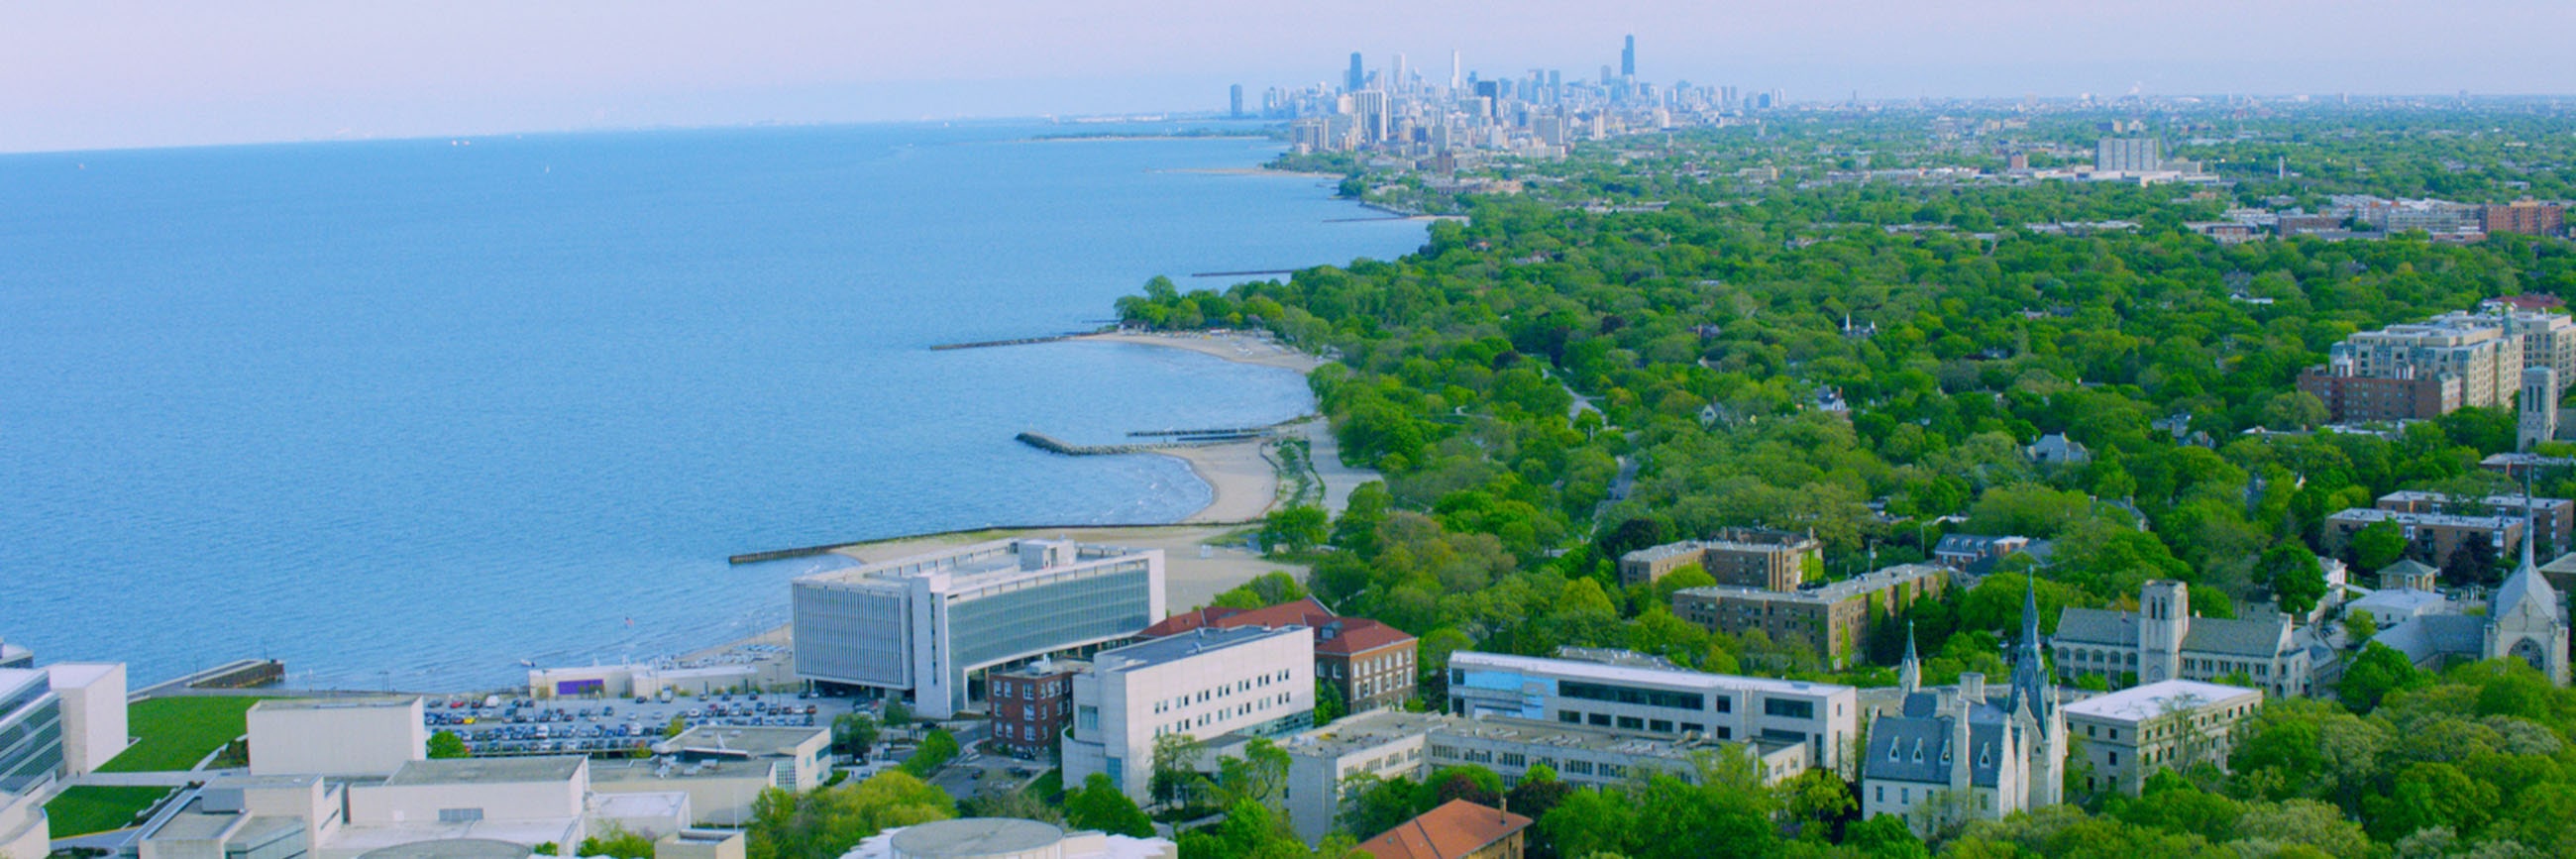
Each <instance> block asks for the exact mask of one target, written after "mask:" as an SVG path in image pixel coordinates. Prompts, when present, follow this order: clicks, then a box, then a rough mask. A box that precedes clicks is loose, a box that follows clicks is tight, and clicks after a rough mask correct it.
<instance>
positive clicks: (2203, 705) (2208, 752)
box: [2066, 680, 2263, 794]
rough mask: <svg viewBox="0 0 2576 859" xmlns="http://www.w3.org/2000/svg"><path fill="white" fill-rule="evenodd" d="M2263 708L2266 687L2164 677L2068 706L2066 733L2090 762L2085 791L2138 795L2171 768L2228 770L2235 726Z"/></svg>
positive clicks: (2086, 760)
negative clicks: (2159, 772) (2153, 778)
mask: <svg viewBox="0 0 2576 859" xmlns="http://www.w3.org/2000/svg"><path fill="white" fill-rule="evenodd" d="M2262 706H2263V690H2261V689H2248V688H2245V687H2243V686H2222V685H2219V684H2216V683H2202V682H2200V681H2197V680H2166V681H2163V682H2159V683H2149V684H2147V685H2144V686H2139V687H2137V688H2134V689H2124V690H2121V691H2118V692H2113V693H2111V694H2108V695H2103V696H2099V697H2095V698H2089V699H2086V700H2083V701H2078V702H2075V703H2073V704H2068V705H2066V727H2067V730H2068V731H2069V732H2070V733H2071V734H2072V735H2073V736H2075V737H2076V738H2077V739H2078V740H2080V741H2081V742H2082V747H2083V752H2084V761H2085V763H2088V764H2090V765H2091V766H2092V772H2091V774H2090V775H2087V776H2085V778H2084V787H2085V789H2086V790H2119V791H2123V792H2127V793H2132V794H2134V793H2137V792H2138V788H2139V786H2141V785H2143V784H2145V783H2146V779H2147V777H2148V776H2150V775H2153V774H2154V773H2155V771H2157V770H2160V769H2165V768H2168V767H2170V768H2173V769H2177V770H2180V769H2184V768H2187V767H2190V766H2192V765H2194V764H2201V763H2207V764H2212V765H2215V766H2218V767H2220V768H2222V769H2224V768H2225V767H2226V766H2227V753H2228V751H2229V750H2230V749H2231V748H2233V747H2234V737H2235V728H2236V723H2238V722H2241V721H2244V720H2245V719H2246V718H2248V717H2251V716H2252V715H2254V712H2255V711H2256V710H2257V709H2259V708H2261V707H2262Z"/></svg>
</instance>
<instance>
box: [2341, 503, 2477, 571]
mask: <svg viewBox="0 0 2576 859" xmlns="http://www.w3.org/2000/svg"><path fill="white" fill-rule="evenodd" d="M2382 521H2386V522H2394V523H2396V524H2397V527H2398V530H2399V531H2400V532H2401V533H2403V534H2405V535H2406V545H2407V549H2406V554H2407V555H2408V556H2410V557H2414V558H2418V559H2421V560H2423V561H2424V562H2425V563H2428V564H2432V565H2434V566H2437V567H2438V566H2442V565H2445V564H2448V563H2450V560H2451V556H2452V555H2453V554H2455V553H2458V552H2459V551H2461V550H2463V549H2466V548H2468V547H2469V546H2470V545H2471V544H2474V543H2484V544H2486V547H2487V549H2488V550H2489V552H2490V554H2489V555H2488V557H2491V558H2501V557H2504V552H2505V550H2506V548H2507V547H2509V546H2512V545H2513V544H2514V543H2516V542H2518V541H2520V540H2521V539H2522V531H2523V520H2522V517H2521V516H2520V515H2516V514H2514V513H2505V514H2493V513H2490V514H2487V515H2479V516H2463V515H2458V514H2451V513H2406V512H2401V511H2396V510H2382V509H2378V508H2375V507H2369V508H2364V507H2356V508H2352V509H2349V510H2338V511H2335V512H2333V513H2328V514H2326V523H2325V530H2324V537H2325V541H2326V551H2327V552H2329V553H2340V552H2342V551H2343V547H2344V546H2346V545H2348V544H2350V543H2351V542H2352V535H2354V534H2358V533H2361V529H2363V528H2368V527H2370V526H2371V525H2372V524H2374V523H2378V522H2382Z"/></svg>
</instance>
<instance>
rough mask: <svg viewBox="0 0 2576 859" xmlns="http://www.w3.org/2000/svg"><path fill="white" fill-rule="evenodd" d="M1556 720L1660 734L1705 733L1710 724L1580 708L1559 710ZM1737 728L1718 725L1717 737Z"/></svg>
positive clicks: (1725, 737) (1728, 736)
mask: <svg viewBox="0 0 2576 859" xmlns="http://www.w3.org/2000/svg"><path fill="white" fill-rule="evenodd" d="M1556 720H1557V721H1559V722H1563V723H1565V724H1568V725H1591V726H1592V727H1596V728H1618V729H1619V730H1622V731H1651V732H1654V733H1658V734H1671V733H1695V734H1702V735H1705V734H1707V733H1708V726H1706V725H1702V724H1700V723H1698V722H1680V723H1675V722H1673V721H1672V720H1670V719H1647V718H1641V717H1637V716H1613V715H1611V714H1609V713H1585V712H1582V711H1580V710H1558V711H1556ZM1734 734H1735V730H1734V729H1733V728H1729V727H1727V726H1725V725H1719V726H1717V738H1718V739H1721V740H1730V739H1734Z"/></svg>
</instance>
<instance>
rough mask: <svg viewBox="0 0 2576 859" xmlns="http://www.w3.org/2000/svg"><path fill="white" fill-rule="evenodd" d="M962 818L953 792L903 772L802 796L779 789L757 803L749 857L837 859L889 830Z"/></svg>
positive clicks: (767, 792) (763, 793) (764, 794)
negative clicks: (951, 798) (953, 797)
mask: <svg viewBox="0 0 2576 859" xmlns="http://www.w3.org/2000/svg"><path fill="white" fill-rule="evenodd" d="M955 816H957V804H956V803H955V802H953V801H951V800H950V799H949V798H948V792H947V791H943V790H940V789H939V788H936V787H933V786H931V785H930V784H928V783H926V782H923V781H922V780H921V779H918V778H914V777H913V776H912V774H910V773H907V772H904V771H902V770H899V769H897V770H887V771H885V772H881V773H878V774H876V775H875V776H872V777H870V778H868V779H867V780H866V781H862V782H855V783H844V784H840V785H835V786H833V787H827V788H823V789H821V790H817V791H814V792H812V793H808V794H804V795H802V796H799V795H797V794H794V793H789V792H787V791H785V790H781V789H778V788H769V789H766V790H763V791H761V792H760V796H759V797H758V798H757V799H755V800H753V801H752V819H751V825H750V826H749V827H748V832H747V834H746V836H747V837H746V840H747V841H748V842H749V843H748V844H746V845H745V850H746V857H747V859H837V857H839V856H841V855H842V854H845V853H848V852H849V851H850V849H851V848H853V847H856V846H858V843H859V842H860V841H861V840H863V839H866V838H867V837H869V836H872V835H875V834H877V833H878V832H880V831H883V830H885V829H886V828H888V827H895V826H914V825H918V824H922V823H928V822H931V821H934V820H946V819H949V818H951V817H955Z"/></svg>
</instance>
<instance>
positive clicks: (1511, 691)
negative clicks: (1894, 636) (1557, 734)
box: [1449, 650, 1860, 770]
mask: <svg viewBox="0 0 2576 859" xmlns="http://www.w3.org/2000/svg"><path fill="white" fill-rule="evenodd" d="M1657 661H1659V660H1648V659H1644V658H1640V659H1637V660H1633V661H1630V662H1628V663H1627V664H1612V663H1609V662H1601V661H1593V660H1582V659H1562V658H1558V659H1550V658H1544V657H1536V656H1512V655H1506V654H1500V653H1479V652H1475V651H1469V650H1461V651H1458V652H1456V653H1453V654H1451V655H1450V657H1449V711H1450V712H1451V713H1455V714H1457V715H1461V716H1467V717H1471V718H1488V717H1496V716H1499V717H1504V718H1513V719H1525V720H1529V721H1536V722H1549V723H1555V724H1560V725H1580V726H1584V727H1587V728H1604V729H1608V730H1610V731H1611V732H1613V733H1616V734H1620V735H1623V736H1631V737H1657V738H1675V737H1686V736H1697V737H1704V738H1708V739H1714V740H1733V741H1748V742H1749V741H1754V740H1763V741H1770V742H1775V743H1787V744H1802V745H1805V746H1806V747H1807V756H1808V758H1809V759H1810V760H1812V761H1814V762H1815V763H1816V765H1817V766H1824V767H1831V768H1834V769H1836V770H1840V769H1842V767H1843V762H1844V758H1845V756H1846V752H1847V751H1848V749H1847V747H1848V746H1849V745H1850V744H1851V743H1852V741H1853V739H1854V738H1855V737H1857V736H1858V735H1859V720H1860V705H1859V697H1858V693H1857V691H1856V690H1854V689H1853V688H1852V687H1849V686H1842V685H1837V684H1832V683H1809V682H1805V681H1799V680H1774V679H1770V678H1765V677H1739V676H1735V675H1729V674H1710V673H1706V672H1702V671H1692V670H1689V669H1684V668H1677V667H1671V666H1670V664H1669V663H1665V664H1663V665H1656V664H1655V662H1657Z"/></svg>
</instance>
